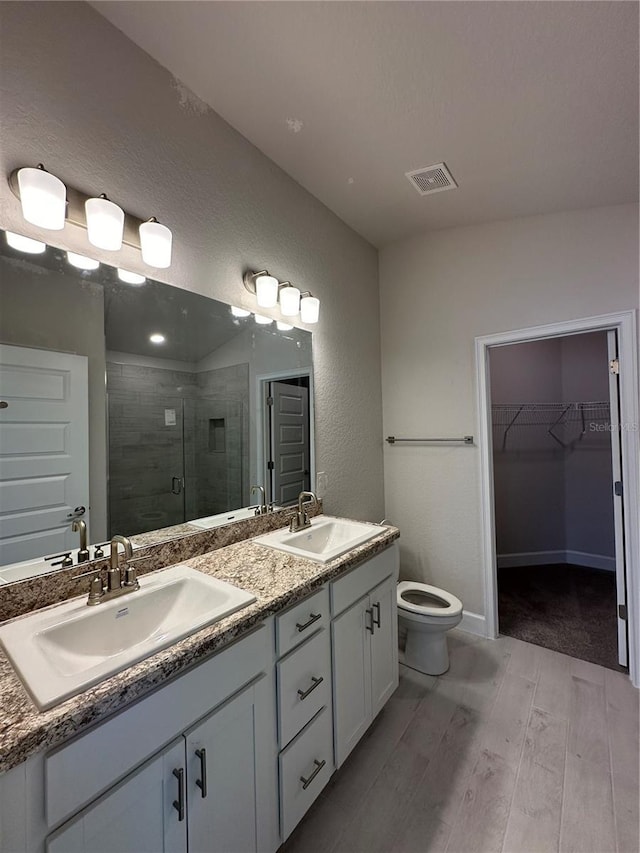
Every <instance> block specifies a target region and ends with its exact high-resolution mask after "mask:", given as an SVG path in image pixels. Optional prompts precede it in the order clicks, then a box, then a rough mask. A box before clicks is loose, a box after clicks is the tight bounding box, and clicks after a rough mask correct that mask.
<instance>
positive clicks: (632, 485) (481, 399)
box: [475, 310, 640, 687]
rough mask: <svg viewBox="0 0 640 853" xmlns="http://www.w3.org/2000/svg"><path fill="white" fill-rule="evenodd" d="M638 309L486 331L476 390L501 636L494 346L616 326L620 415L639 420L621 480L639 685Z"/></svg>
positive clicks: (485, 537)
mask: <svg viewBox="0 0 640 853" xmlns="http://www.w3.org/2000/svg"><path fill="white" fill-rule="evenodd" d="M636 315H637V311H635V310H632V311H619V312H616V313H613V314H601V315H598V316H596V317H586V318H583V319H577V320H566V321H563V322H558V323H550V324H548V325H544V326H533V327H531V328H525V329H517V330H513V331H508V332H498V333H496V334H492V335H482V336H480V337H477V338H476V339H475V354H476V391H477V403H478V406H477V408H478V446H479V450H480V506H481V526H482V555H483V566H484V605H485V630H486V634H487V636H488V637H491V638H493V639H495V638H496V637H497V635H498V633H497V630H498V582H497V557H496V538H495V504H494V486H493V441H492V436H493V432H492V420H491V386H490V376H489V348H490V347H497V346H506V345H508V344H518V343H527V342H529V341H539V340H544V339H546V338H559V337H567V336H569V335H579V334H585V333H588V332H600V331H610V330H615V331H617V333H618V346H619V358H620V366H621V370H620V420H621V423H623V424H630V425H635V429H634V428H633V426H631V428H629V429H622V430H621V432H620V443H621V450H622V480H623V483H624V484H625V486H624V500H625V513H624V533H625V561H626V573H627V604H628V606H627V613H628V636H629V677H630V678H631V681H632V683H633V684H634V685H635V686H636V687H638V686H640V541H639V540H640V535H639V530H638V525H637V524H634V523H633V522H632V519H636V520H637V519H638V517H639V514H640V496H639V490H640V473H639V465H640V433H639V429H638V424H639V414H638V363H637V352H638V344H637V333H636Z"/></svg>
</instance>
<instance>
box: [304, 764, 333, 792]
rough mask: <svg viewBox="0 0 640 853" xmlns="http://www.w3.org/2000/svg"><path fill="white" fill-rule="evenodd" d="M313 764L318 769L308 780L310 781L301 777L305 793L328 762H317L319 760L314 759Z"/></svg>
mask: <svg viewBox="0 0 640 853" xmlns="http://www.w3.org/2000/svg"><path fill="white" fill-rule="evenodd" d="M313 763H314V764H315V765H316V769H315V770H314V771H313V773H312V774H311V776H309V778H308V779H305V778H304V776H301V777H300V781H301V782H302V790H303V791H306V790H307V788H308V787H309V785H310V784H311V783H312V782H313V780H314V779H315V778H316V776H317V775H318V773H319V772H320V771H321V770H322V768H323V767H324V765H325V764H326V763H327V762H326V761H318V760H317V758H314V759H313Z"/></svg>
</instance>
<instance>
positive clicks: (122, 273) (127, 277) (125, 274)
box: [118, 267, 147, 284]
mask: <svg viewBox="0 0 640 853" xmlns="http://www.w3.org/2000/svg"><path fill="white" fill-rule="evenodd" d="M118 278H119V279H120V281H124V282H125V284H144V283H145V281H146V280H147V279H146V278H145V277H144V276H143V275H140V273H137V272H129V270H123V269H121V268H120V267H118Z"/></svg>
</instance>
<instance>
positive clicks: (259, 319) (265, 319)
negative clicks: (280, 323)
mask: <svg viewBox="0 0 640 853" xmlns="http://www.w3.org/2000/svg"><path fill="white" fill-rule="evenodd" d="M255 320H256V323H259V324H260V325H261V326H268V325H269V323H273V319H272V318H271V317H263V316H262V314H256V315H255Z"/></svg>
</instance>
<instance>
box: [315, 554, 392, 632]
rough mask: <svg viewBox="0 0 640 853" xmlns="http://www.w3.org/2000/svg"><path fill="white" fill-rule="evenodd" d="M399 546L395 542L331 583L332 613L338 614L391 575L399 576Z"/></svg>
mask: <svg viewBox="0 0 640 853" xmlns="http://www.w3.org/2000/svg"><path fill="white" fill-rule="evenodd" d="M399 565H400V559H399V552H398V546H397V545H396V544H395V543H394V544H393V545H390V546H389V547H388V548H387V549H386V550H384V551H382V553H380V554H376V556H375V557H372V558H371V559H370V560H367V561H366V562H365V563H361V564H360V565H359V566H356V568H355V569H352V570H351V571H350V572H348V573H347V574H346V575H344V577H341V578H338V580H337V581H333V583H332V584H331V613H332V615H333V616H337V615H338V614H339V613H342V611H343V610H346V609H347V607H351V605H352V604H354V602H356V601H357V600H358V599H359V598H362V596H363V595H366V594H367V593H368V592H369V590H371V589H373V587H374V586H377V585H378V584H379V583H381V582H382V581H383V580H385V578H388V577H389V576H390V575H394V576H395V577H396V578H397V576H398V569H399Z"/></svg>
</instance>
